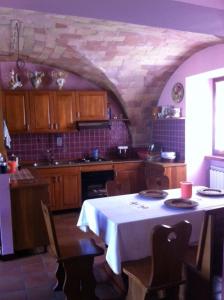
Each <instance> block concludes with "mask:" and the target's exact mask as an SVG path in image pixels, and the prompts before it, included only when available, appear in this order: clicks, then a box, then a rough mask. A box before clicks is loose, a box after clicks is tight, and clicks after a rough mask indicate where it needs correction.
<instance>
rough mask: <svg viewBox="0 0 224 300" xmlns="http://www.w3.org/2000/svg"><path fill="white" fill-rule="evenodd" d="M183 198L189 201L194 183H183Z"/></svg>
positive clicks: (181, 184) (181, 185)
mask: <svg viewBox="0 0 224 300" xmlns="http://www.w3.org/2000/svg"><path fill="white" fill-rule="evenodd" d="M180 189H181V198H185V199H189V198H191V196H192V182H190V181H181V182H180Z"/></svg>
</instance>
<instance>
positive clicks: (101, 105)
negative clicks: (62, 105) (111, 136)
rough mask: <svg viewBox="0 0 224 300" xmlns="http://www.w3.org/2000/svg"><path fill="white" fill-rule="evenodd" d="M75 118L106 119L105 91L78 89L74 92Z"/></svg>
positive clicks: (88, 119) (84, 119)
mask: <svg viewBox="0 0 224 300" xmlns="http://www.w3.org/2000/svg"><path fill="white" fill-rule="evenodd" d="M76 105H77V119H78V120H80V121H94V120H96V121H99V120H107V119H108V114H107V94H106V92H105V91H79V92H77V94H76Z"/></svg>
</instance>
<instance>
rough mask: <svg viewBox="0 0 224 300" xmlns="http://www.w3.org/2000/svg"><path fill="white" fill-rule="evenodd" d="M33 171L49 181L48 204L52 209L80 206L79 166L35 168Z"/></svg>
mask: <svg viewBox="0 0 224 300" xmlns="http://www.w3.org/2000/svg"><path fill="white" fill-rule="evenodd" d="M33 172H34V174H36V175H37V176H39V177H41V178H44V179H45V180H47V181H48V183H49V185H48V190H49V206H50V209H51V210H52V211H56V210H63V209H68V208H78V207H81V173H80V169H79V167H77V168H76V167H74V168H73V167H72V168H70V167H69V168H47V169H35V171H33Z"/></svg>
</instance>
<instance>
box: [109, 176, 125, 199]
mask: <svg viewBox="0 0 224 300" xmlns="http://www.w3.org/2000/svg"><path fill="white" fill-rule="evenodd" d="M106 191H107V196H117V195H126V194H130V191H131V188H130V183H129V182H128V181H123V182H122V181H118V180H116V179H114V180H108V181H107V182H106Z"/></svg>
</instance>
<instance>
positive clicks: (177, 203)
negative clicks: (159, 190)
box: [164, 198, 198, 208]
mask: <svg viewBox="0 0 224 300" xmlns="http://www.w3.org/2000/svg"><path fill="white" fill-rule="evenodd" d="M164 204H165V205H167V206H168V207H172V208H194V207H196V206H198V202H197V201H194V200H190V199H185V198H174V199H168V200H166V201H164Z"/></svg>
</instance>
